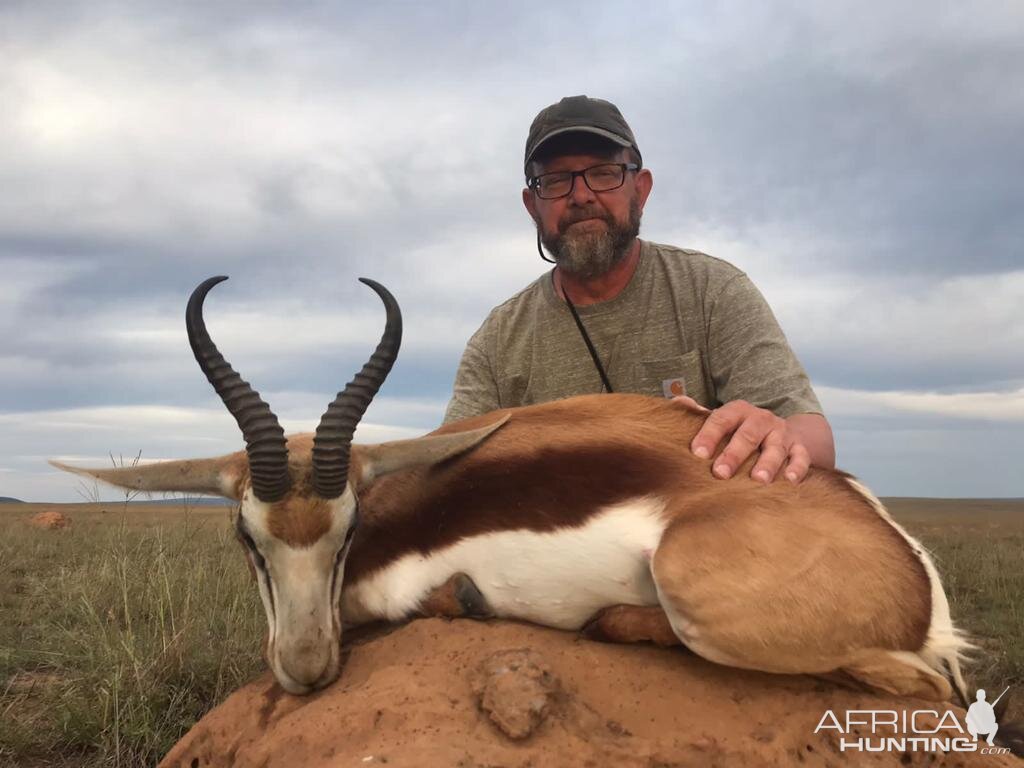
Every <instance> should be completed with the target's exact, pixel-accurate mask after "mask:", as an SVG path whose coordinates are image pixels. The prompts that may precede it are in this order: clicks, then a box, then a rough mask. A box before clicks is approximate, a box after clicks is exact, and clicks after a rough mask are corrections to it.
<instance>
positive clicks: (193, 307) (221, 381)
mask: <svg viewBox="0 0 1024 768" xmlns="http://www.w3.org/2000/svg"><path fill="white" fill-rule="evenodd" d="M224 280H227V277H224V276H220V277H211V278H210V279H209V280H204V281H203V282H202V283H200V284H199V285H198V286H197V287H196V289H195V290H194V291H192V296H191V297H190V298H189V300H188V307H187V308H186V310H185V327H186V328H187V329H188V343H189V344H190V345H192V353H193V354H194V355H195V356H196V362H197V363H199V367H200V368H202V370H203V373H205V374H206V378H207V379H209V381H210V383H211V384H213V388H214V389H215V390H217V394H218V395H220V399H221V400H223V401H224V405H226V406H227V408H228V410H229V411H230V412H231V415H232V416H234V417H235V421H237V422H238V426H239V428H240V429H241V430H242V437H244V438H245V452H246V453H248V454H249V473H250V475H251V477H252V489H253V491H254V492H255V493H256V497H257V498H258V499H260V501H267V502H273V501H278V500H280V499H281V498H282V497H283V496H284V495H285V494H286V493H287V492H288V488H289V486H290V485H291V481H290V479H289V477H288V448H287V446H286V444H285V439H284V430H283V429H281V425H280V424H278V423H277V416H275V415H274V414H273V412H272V411H271V410H270V406H268V405H267V404H266V403H265V402H263V400H262V398H260V395H259V392H257V391H256V390H254V389H253V388H252V387H251V386H250V385H249V383H248V382H246V381H243V380H242V377H241V376H239V375H238V374H237V373H235V370H234V369H233V368H232V367H231V364H230V363H229V362H228V361H227V360H225V359H224V356H223V355H222V354H221V353H220V352H219V351H218V350H217V345H216V344H214V343H213V340H212V339H211V338H210V334H209V333H207V331H206V323H205V322H204V321H203V300H204V299H206V294H207V293H209V291H210V289H211V288H213V286H215V285H216V284H217V283H220V282H223V281H224Z"/></svg>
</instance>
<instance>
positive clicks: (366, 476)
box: [352, 413, 512, 486]
mask: <svg viewBox="0 0 1024 768" xmlns="http://www.w3.org/2000/svg"><path fill="white" fill-rule="evenodd" d="M510 418H512V414H511V413H507V414H505V415H504V416H503V417H502V418H500V419H498V420H497V421H495V422H494V423H493V424H488V425H487V426H486V427H481V428H479V429H471V430H468V431H466V432H452V433H449V434H445V435H427V436H426V437H417V438H414V439H412V440H395V441H393V442H390V443H378V444H377V445H359V446H352V449H353V450H354V451H355V450H357V449H358V452H359V460H360V461H359V465H360V469H361V471H360V475H359V481H358V482H359V485H360V486H364V485H368V484H370V483H372V482H373V481H374V480H375V479H376V478H378V477H380V476H381V475H386V474H388V473H389V472H397V471H398V470H400V469H408V468H409V467H419V466H424V465H427V464H437V463H438V462H441V461H444V460H445V459H450V458H451V457H452V456H457V455H458V454H460V453H463V452H465V451H468V450H470V449H471V448H475V447H476V446H477V445H479V444H480V443H481V442H483V440H484V439H486V438H487V436H488V435H490V434H491V433H492V432H494V431H496V430H497V429H498V428H499V427H501V426H502V425H504V424H505V422H507V421H508V420H509V419H510Z"/></svg>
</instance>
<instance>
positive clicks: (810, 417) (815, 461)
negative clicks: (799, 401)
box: [786, 413, 836, 469]
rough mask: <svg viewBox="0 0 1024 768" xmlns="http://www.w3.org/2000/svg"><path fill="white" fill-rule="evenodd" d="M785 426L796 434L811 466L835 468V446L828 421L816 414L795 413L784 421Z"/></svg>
mask: <svg viewBox="0 0 1024 768" xmlns="http://www.w3.org/2000/svg"><path fill="white" fill-rule="evenodd" d="M786 424H787V425H788V426H789V428H790V429H791V430H793V431H794V432H796V433H797V435H798V436H799V438H800V442H802V443H803V444H804V447H805V448H806V449H807V452H808V453H809V454H810V455H811V466H815V467H824V468H826V469H833V468H834V467H835V465H836V445H835V442H834V441H833V439H832V427H830V426H829V423H828V419H826V418H825V417H824V416H822V415H821V414H818V413H797V414H794V415H793V416H790V417H789V418H788V419H786Z"/></svg>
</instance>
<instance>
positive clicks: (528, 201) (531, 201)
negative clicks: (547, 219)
mask: <svg viewBox="0 0 1024 768" xmlns="http://www.w3.org/2000/svg"><path fill="white" fill-rule="evenodd" d="M523 205H525V206H526V212H527V213H528V214H530V218H531V219H533V220H534V222H536V221H537V199H536V197H535V196H534V194H533V190H532V189H530V188H529V187H523Z"/></svg>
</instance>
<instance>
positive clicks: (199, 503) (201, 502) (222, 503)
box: [106, 496, 237, 507]
mask: <svg viewBox="0 0 1024 768" xmlns="http://www.w3.org/2000/svg"><path fill="white" fill-rule="evenodd" d="M106 503H108V504H123V503H124V502H121V501H113V502H106ZM185 503H188V504H189V505H190V506H193V507H233V506H235V504H236V503H237V502H234V501H231V499H221V498H212V497H210V496H198V497H196V498H190V499H152V500H148V501H146V500H142V499H136V500H135V501H129V502H128V505H129V506H131V505H132V504H145V505H147V506H150V505H153V504H161V505H167V506H174V507H180V506H182V505H183V504H185Z"/></svg>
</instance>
